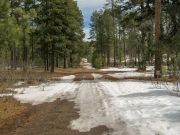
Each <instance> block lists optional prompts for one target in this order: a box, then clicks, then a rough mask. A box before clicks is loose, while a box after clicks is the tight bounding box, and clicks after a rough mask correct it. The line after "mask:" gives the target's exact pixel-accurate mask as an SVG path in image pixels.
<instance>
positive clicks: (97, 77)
mask: <svg viewBox="0 0 180 135" xmlns="http://www.w3.org/2000/svg"><path fill="white" fill-rule="evenodd" d="M92 76H93V77H94V79H100V78H102V77H103V75H100V74H95V73H93V74H92Z"/></svg>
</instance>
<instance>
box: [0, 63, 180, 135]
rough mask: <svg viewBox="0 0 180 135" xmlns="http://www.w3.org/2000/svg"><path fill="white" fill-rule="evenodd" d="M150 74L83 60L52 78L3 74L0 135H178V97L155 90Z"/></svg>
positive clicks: (47, 74)
mask: <svg viewBox="0 0 180 135" xmlns="http://www.w3.org/2000/svg"><path fill="white" fill-rule="evenodd" d="M151 70H152V69H150V71H147V72H138V71H137V69H135V68H108V69H101V70H97V69H93V68H92V67H91V66H90V64H89V63H87V62H84V63H82V64H81V67H79V68H76V69H63V70H62V69H61V70H57V71H56V73H54V74H49V73H43V72H39V71H36V72H30V73H28V74H23V75H19V73H17V74H18V75H19V77H17V76H16V74H15V75H14V73H13V75H12V73H8V76H9V77H8V76H7V75H4V77H1V78H3V79H4V80H6V81H5V82H3V81H1V83H2V82H3V83H4V85H3V88H2V90H1V92H0V135H171V134H172V135H179V134H180V129H179V126H180V115H179V114H180V98H179V97H177V96H174V95H172V94H171V93H170V91H168V90H167V89H166V88H165V87H164V86H160V87H154V86H153V85H152V82H151V81H152V80H151V76H152V75H153V72H151ZM1 76H2V75H1ZM10 76H11V77H10ZM14 76H16V78H15V79H14ZM10 78H11V79H10ZM12 78H13V79H12ZM37 78H38V79H37ZM3 79H2V80H3ZM9 80H11V81H9ZM12 80H13V81H12ZM149 80H151V81H149ZM6 82H11V83H8V84H7V83H6ZM1 86H2V85H1ZM7 87H8V89H6V88H7Z"/></svg>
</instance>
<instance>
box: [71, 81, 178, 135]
mask: <svg viewBox="0 0 180 135" xmlns="http://www.w3.org/2000/svg"><path fill="white" fill-rule="evenodd" d="M87 95H88V96H87ZM75 103H76V106H77V107H78V108H79V109H80V118H79V119H77V120H73V121H72V122H71V128H72V129H78V130H79V131H81V132H87V131H89V130H90V129H91V128H94V127H97V126H100V125H105V126H107V127H108V128H111V129H113V131H112V132H110V133H108V135H124V134H128V135H155V134H158V135H179V134H180V128H179V126H180V98H179V97H174V96H171V94H170V92H169V91H167V90H166V89H165V88H159V89H157V88H153V87H152V84H151V83H150V82H141V81H121V82H108V81H104V82H103V81H94V82H93V81H91V82H89V81H88V82H87V81H86V82H82V83H81V84H80V87H79V89H78V93H77V97H76V99H75Z"/></svg>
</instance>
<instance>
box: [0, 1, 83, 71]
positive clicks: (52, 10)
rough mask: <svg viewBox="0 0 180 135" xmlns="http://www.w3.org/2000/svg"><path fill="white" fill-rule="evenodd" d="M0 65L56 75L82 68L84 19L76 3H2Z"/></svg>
mask: <svg viewBox="0 0 180 135" xmlns="http://www.w3.org/2000/svg"><path fill="white" fill-rule="evenodd" d="M0 33H1V34H0V65H1V66H2V67H3V68H6V69H12V70H16V69H17V68H22V69H23V70H24V71H26V70H27V68H33V67H37V66H39V67H42V66H43V67H44V69H45V70H46V71H48V70H50V71H51V72H53V71H54V68H55V67H59V66H60V65H61V66H63V67H64V68H66V67H67V66H69V67H72V66H73V65H75V64H77V63H78V64H79V61H80V57H81V55H82V53H83V42H82V41H83V37H84V33H83V16H82V13H81V11H80V10H79V7H78V6H77V3H76V2H75V1H73V0H1V1H0Z"/></svg>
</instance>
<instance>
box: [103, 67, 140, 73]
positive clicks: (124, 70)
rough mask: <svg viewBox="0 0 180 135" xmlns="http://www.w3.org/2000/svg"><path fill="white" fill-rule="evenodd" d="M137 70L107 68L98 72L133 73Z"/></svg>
mask: <svg viewBox="0 0 180 135" xmlns="http://www.w3.org/2000/svg"><path fill="white" fill-rule="evenodd" d="M137 70H138V69H137V68H113V67H109V68H107V69H100V71H109V72H113V71H114V72H128V71H129V72H130V71H131V72H133V71H137Z"/></svg>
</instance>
